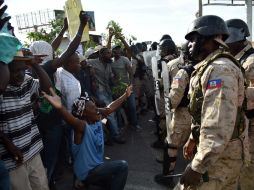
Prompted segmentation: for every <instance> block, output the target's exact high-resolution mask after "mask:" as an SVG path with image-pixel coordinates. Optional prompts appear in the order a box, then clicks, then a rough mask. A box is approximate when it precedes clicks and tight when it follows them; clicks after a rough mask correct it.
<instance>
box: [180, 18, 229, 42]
mask: <svg viewBox="0 0 254 190" xmlns="http://www.w3.org/2000/svg"><path fill="white" fill-rule="evenodd" d="M195 32H196V33H198V34H200V35H202V36H213V35H222V36H223V38H222V39H223V40H225V39H226V38H227V37H228V35H229V32H228V28H227V25H226V23H225V22H224V20H223V19H222V18H220V17H218V16H215V15H206V16H201V17H199V18H197V19H195V20H194V21H193V22H192V25H191V26H190V27H189V30H188V33H187V34H186V36H185V39H186V40H190V36H191V35H192V34H193V33H195Z"/></svg>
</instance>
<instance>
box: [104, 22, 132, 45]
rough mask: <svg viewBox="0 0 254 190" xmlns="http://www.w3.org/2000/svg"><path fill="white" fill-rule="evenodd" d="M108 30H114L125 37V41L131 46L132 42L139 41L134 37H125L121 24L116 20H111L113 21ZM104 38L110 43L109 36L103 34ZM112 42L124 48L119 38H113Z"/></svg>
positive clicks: (109, 23)
mask: <svg viewBox="0 0 254 190" xmlns="http://www.w3.org/2000/svg"><path fill="white" fill-rule="evenodd" d="M106 29H108V30H109V29H112V30H113V31H114V33H117V34H118V35H120V36H122V37H124V38H125V40H126V41H127V42H129V44H131V42H133V41H136V40H137V38H136V37H135V36H133V35H129V36H128V37H126V36H124V34H123V29H122V27H121V26H120V24H119V23H117V22H115V21H114V20H111V21H109V22H108V25H107V28H106ZM102 37H103V38H104V39H105V40H106V41H108V34H102ZM112 42H113V44H117V45H120V46H122V47H123V44H122V42H121V40H119V39H117V38H113V40H112Z"/></svg>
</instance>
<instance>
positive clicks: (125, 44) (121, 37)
mask: <svg viewBox="0 0 254 190" xmlns="http://www.w3.org/2000/svg"><path fill="white" fill-rule="evenodd" d="M115 37H116V38H118V39H119V40H121V42H122V43H123V45H124V47H125V49H126V51H127V57H128V58H129V59H131V48H130V46H129V44H128V43H127V42H126V41H125V39H124V37H123V36H122V35H119V34H117V33H116V34H115Z"/></svg>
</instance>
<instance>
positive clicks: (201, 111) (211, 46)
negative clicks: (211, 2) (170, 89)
mask: <svg viewBox="0 0 254 190" xmlns="http://www.w3.org/2000/svg"><path fill="white" fill-rule="evenodd" d="M227 37H228V28H227V26H226V24H225V22H224V20H223V19H221V18H220V17H218V16H215V15H206V16H202V17H199V18H197V19H196V20H194V21H193V23H192V25H191V27H190V29H189V32H188V33H187V35H186V36H185V38H186V39H187V40H189V41H190V43H189V47H190V54H191V57H192V58H193V59H194V60H196V61H199V63H198V64H196V65H195V66H194V68H195V71H194V72H193V73H192V78H191V81H190V90H189V96H190V105H189V110H190V113H191V115H192V126H191V128H192V135H190V138H189V140H188V142H187V143H186V144H185V146H184V156H185V158H189V159H191V158H193V160H192V162H191V163H190V165H188V166H187V167H186V169H185V171H184V173H183V175H182V177H181V179H180V183H181V184H183V185H184V188H188V189H191V190H192V189H205V190H220V189H223V190H232V189H237V184H238V178H239V175H240V170H241V167H242V164H243V154H242V153H243V146H242V144H243V143H246V142H245V139H244V136H245V134H243V132H242V131H243V128H244V120H245V117H244V113H243V111H242V104H243V99H244V78H243V73H242V71H241V67H240V65H239V63H238V62H237V61H236V60H235V58H234V57H233V56H232V55H231V54H229V53H227V52H226V51H225V50H224V49H225V48H226V47H227V45H226V44H225V43H224V40H225V39H226V38H227ZM195 147H196V148H197V149H196V153H195V154H194V150H195ZM193 156H194V157H193ZM201 178H203V180H202V181H203V182H202V181H201Z"/></svg>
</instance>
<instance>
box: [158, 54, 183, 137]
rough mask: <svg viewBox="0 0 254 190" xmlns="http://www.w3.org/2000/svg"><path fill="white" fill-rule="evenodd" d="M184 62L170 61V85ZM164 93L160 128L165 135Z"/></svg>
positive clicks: (177, 59)
mask: <svg viewBox="0 0 254 190" xmlns="http://www.w3.org/2000/svg"><path fill="white" fill-rule="evenodd" d="M182 64H183V62H181V60H180V59H179V58H176V59H173V60H171V61H169V62H168V63H167V67H168V72H169V79H170V81H169V84H171V83H172V81H173V79H174V77H175V75H176V73H177V72H178V70H179V65H182ZM160 84H161V85H163V81H162V79H161V81H160ZM163 97H164V92H163V91H162V92H161V100H160V117H161V121H160V128H161V130H162V131H163V132H164V131H165V133H167V132H168V129H167V126H166V118H165V100H164V98H163ZM164 135H165V136H167V134H164Z"/></svg>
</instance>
